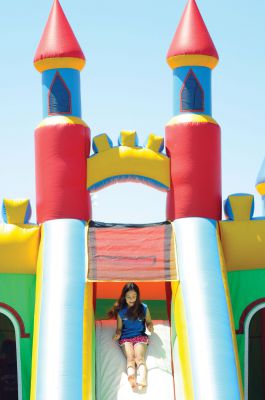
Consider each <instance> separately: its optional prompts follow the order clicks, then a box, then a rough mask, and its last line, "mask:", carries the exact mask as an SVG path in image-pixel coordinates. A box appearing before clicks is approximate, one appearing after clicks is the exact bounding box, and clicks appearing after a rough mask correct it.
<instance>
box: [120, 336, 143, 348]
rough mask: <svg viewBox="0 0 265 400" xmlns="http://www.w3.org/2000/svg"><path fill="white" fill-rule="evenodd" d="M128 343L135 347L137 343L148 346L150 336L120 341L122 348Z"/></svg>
mask: <svg viewBox="0 0 265 400" xmlns="http://www.w3.org/2000/svg"><path fill="white" fill-rule="evenodd" d="M126 342H129V343H132V344H133V346H135V345H136V344H137V343H144V344H148V336H135V337H132V338H127V339H120V340H119V345H120V346H122V345H123V344H124V343H126Z"/></svg>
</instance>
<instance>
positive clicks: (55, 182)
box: [35, 118, 91, 223]
mask: <svg viewBox="0 0 265 400" xmlns="http://www.w3.org/2000/svg"><path fill="white" fill-rule="evenodd" d="M89 149H90V138H89V128H88V127H87V126H86V125H85V124H84V125H81V124H80V125H78V124H69V123H67V122H65V121H64V118H62V123H58V124H56V125H40V126H39V127H38V128H37V129H36V131H35V157H36V195H37V216H38V222H39V223H42V222H44V221H47V220H51V219H57V218H75V219H81V220H88V219H89V218H90V214H91V210H90V201H89V193H88V191H87V190H86V173H87V157H88V156H89Z"/></svg>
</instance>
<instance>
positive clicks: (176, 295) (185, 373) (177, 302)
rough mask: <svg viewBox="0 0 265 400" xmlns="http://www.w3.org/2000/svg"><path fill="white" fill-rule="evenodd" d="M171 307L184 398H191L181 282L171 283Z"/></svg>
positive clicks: (188, 351) (189, 365)
mask: <svg viewBox="0 0 265 400" xmlns="http://www.w3.org/2000/svg"><path fill="white" fill-rule="evenodd" d="M171 288H172V307H173V313H174V321H175V324H176V326H175V328H176V333H177V340H178V349H179V359H180V366H181V372H182V379H183V387H184V392H185V399H189V400H193V399H194V393H193V383H192V372H191V364H190V350H189V342H188V328H187V323H186V315H185V306H184V301H183V295H182V289H181V284H180V283H177V282H172V283H171Z"/></svg>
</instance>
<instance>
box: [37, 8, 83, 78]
mask: <svg viewBox="0 0 265 400" xmlns="http://www.w3.org/2000/svg"><path fill="white" fill-rule="evenodd" d="M34 65H35V67H36V69H37V70H38V71H40V72H43V71H45V70H47V69H52V68H62V67H63V68H73V69H77V70H81V69H82V68H83V67H84V65H85V56H84V54H83V52H82V50H81V47H80V46H79V43H78V41H77V39H76V37H75V35H74V32H73V30H72V28H71V26H70V24H69V22H68V20H67V18H66V16H65V14H64V12H63V9H62V7H61V5H60V3H59V0H54V3H53V6H52V9H51V12H50V15H49V19H48V21H47V24H46V26H45V29H44V32H43V34H42V37H41V40H40V43H39V46H38V48H37V51H36V55H35V58H34Z"/></svg>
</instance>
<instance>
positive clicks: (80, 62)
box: [34, 57, 86, 72]
mask: <svg viewBox="0 0 265 400" xmlns="http://www.w3.org/2000/svg"><path fill="white" fill-rule="evenodd" d="M85 64H86V60H84V59H82V58H75V57H55V58H44V59H43V60H38V61H35V63H34V66H35V68H36V70H37V71H39V72H44V71H47V70H48V69H58V68H72V69H77V70H78V71H81V70H82V69H83V68H84V66H85Z"/></svg>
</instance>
